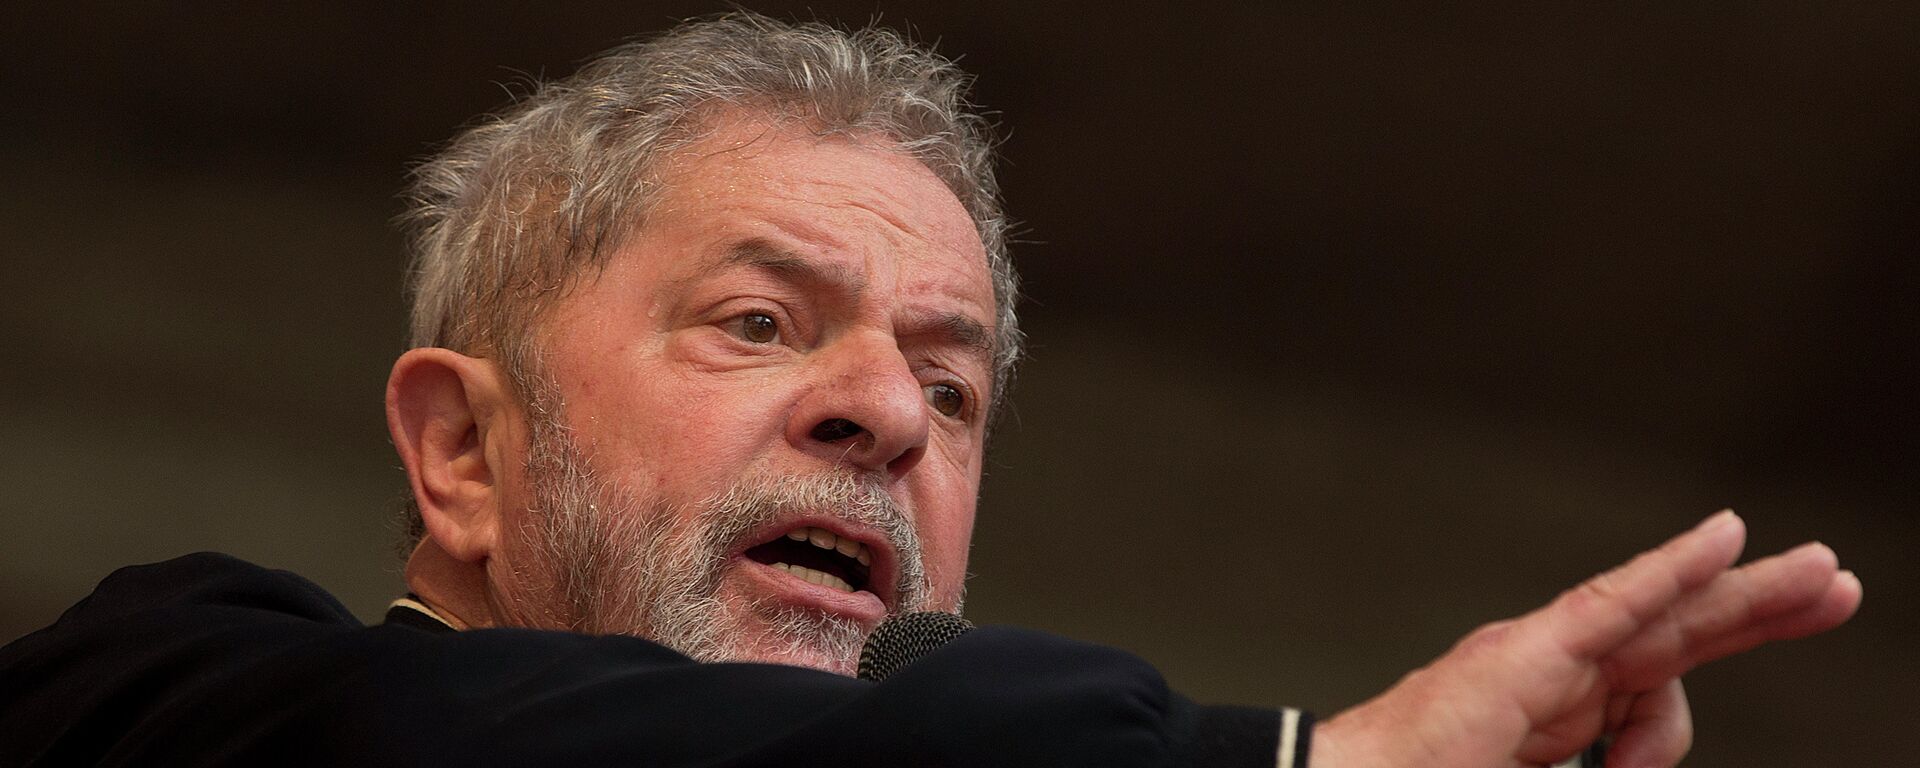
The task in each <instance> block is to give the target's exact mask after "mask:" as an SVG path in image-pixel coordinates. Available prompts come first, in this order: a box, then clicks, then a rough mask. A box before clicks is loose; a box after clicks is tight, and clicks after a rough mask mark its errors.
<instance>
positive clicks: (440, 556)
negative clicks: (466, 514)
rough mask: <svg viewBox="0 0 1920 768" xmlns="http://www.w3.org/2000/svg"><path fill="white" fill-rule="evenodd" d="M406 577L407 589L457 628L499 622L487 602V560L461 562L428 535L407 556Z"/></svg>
mask: <svg viewBox="0 0 1920 768" xmlns="http://www.w3.org/2000/svg"><path fill="white" fill-rule="evenodd" d="M406 579H407V590H408V591H410V592H412V593H413V594H414V596H415V597H418V598H419V599H420V602H422V603H424V604H426V606H427V607H428V608H432V609H433V612H434V613H436V614H439V615H440V618H442V619H445V620H446V621H447V623H449V624H452V625H453V626H454V628H455V629H473V628H475V627H490V626H494V625H495V624H497V622H496V621H494V616H493V610H492V609H491V608H489V607H488V603H487V572H486V566H485V564H484V563H468V562H462V561H460V560H458V559H456V558H454V556H453V555H450V554H448V553H447V551H446V550H445V549H442V548H441V547H440V545H438V544H435V543H434V541H433V539H432V538H425V539H421V540H420V545H419V546H417V547H415V548H414V550H413V554H412V555H411V556H409V557H408V558H407V568H406Z"/></svg>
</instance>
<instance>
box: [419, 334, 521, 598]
mask: <svg viewBox="0 0 1920 768" xmlns="http://www.w3.org/2000/svg"><path fill="white" fill-rule="evenodd" d="M510 391H511V390H510V389H509V388H508V387H507V381H506V376H505V374H504V373H503V372H502V371H501V370H500V369H499V367H498V366H496V365H494V364H493V363H492V362H491V361H488V360H484V359H480V358H473V357H467V356H466V355H462V354H460V353H458V352H454V351H453V350H449V349H439V348H434V347H423V348H419V349H412V350H408V351H407V352H406V354H403V355H401V356H400V359H399V360H397V361H395V362H394V364H393V373H392V375H390V376H389V377H388V378H387V430H388V432H389V433H391V434H392V436H393V445H394V448H395V449H396V450H398V451H399V453H400V460H401V462H402V463H404V464H405V465H406V468H407V479H408V481H409V483H410V485H411V486H412V489H413V498H414V500H415V501H416V502H417V503H418V504H419V507H420V516H421V519H422V521H423V522H425V524H426V535H427V537H428V538H431V539H432V540H433V541H434V543H435V544H438V545H439V546H440V548H441V549H444V550H446V551H447V553H448V554H450V555H452V556H453V557H454V558H455V559H458V560H460V561H462V562H468V563H477V562H480V561H483V560H485V559H486V558H487V557H488V556H489V555H491V554H492V553H493V552H494V549H495V547H496V546H498V544H499V532H500V529H501V525H502V523H501V511H502V506H503V504H504V503H505V502H506V497H505V493H504V491H505V487H504V486H503V485H502V484H501V482H500V481H501V480H502V479H504V478H505V477H506V474H505V473H504V472H503V470H504V469H505V467H503V466H501V462H502V461H503V460H505V457H507V456H512V455H516V454H514V453H513V452H511V451H500V450H497V449H499V448H503V447H505V446H509V445H513V443H511V442H510V441H511V440H513V439H515V438H516V436H517V432H516V430H514V429H512V428H511V427H512V426H513V424H514V417H515V415H516V413H517V411H516V410H515V408H514V407H513V405H514V403H515V402H516V401H515V400H513V399H512V398H511V397H510V396H509V392H510ZM502 440H506V441H509V442H504V443H503V442H501V441H502Z"/></svg>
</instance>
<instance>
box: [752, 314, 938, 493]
mask: <svg viewBox="0 0 1920 768" xmlns="http://www.w3.org/2000/svg"><path fill="white" fill-rule="evenodd" d="M837 347H838V348H836V349H832V350H823V352H824V353H825V355H826V357H824V358H823V359H821V360H820V363H819V364H820V366H821V371H820V374H819V378H818V379H817V380H816V383H815V384H814V386H813V387H812V389H810V390H809V391H808V392H807V394H806V396H805V398H804V399H803V400H802V401H801V403H800V405H799V408H797V409H796V410H795V412H794V415H793V418H792V420H791V421H790V422H789V424H788V428H787V440H788V442H790V443H792V444H793V445H794V446H796V447H798V448H800V450H802V451H804V452H806V453H809V454H812V455H814V456H818V457H820V458H822V459H825V460H827V461H829V462H831V463H834V464H850V465H852V466H855V467H859V468H860V469H864V470H868V471H876V472H877V471H885V472H886V473H888V475H890V476H891V477H893V478H895V479H898V478H900V477H903V476H905V475H906V474H907V472H909V471H911V470H912V469H913V467H914V465H916V464H919V463H920V458H921V457H922V456H924V455H925V454H926V450H927V433H928V430H929V429H930V427H931V423H930V421H929V418H930V417H929V415H928V414H927V404H926V399H925V397H924V395H923V394H922V393H921V391H920V382H919V380H918V379H916V378H914V376H913V370H912V369H911V368H910V367H909V366H908V365H907V360H906V358H905V357H904V356H902V355H901V354H900V351H899V349H898V348H897V347H895V346H894V344H893V343H892V340H891V339H890V338H889V339H885V340H881V339H878V338H874V339H851V338H850V339H843V340H842V342H841V344H840V345H837Z"/></svg>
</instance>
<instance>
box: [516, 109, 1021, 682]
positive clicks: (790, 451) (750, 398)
mask: <svg viewBox="0 0 1920 768" xmlns="http://www.w3.org/2000/svg"><path fill="white" fill-rule="evenodd" d="M749 140H750V141H754V142H762V143H764V144H765V146H763V147H758V148H756V149H755V151H752V152H735V153H714V152H703V151H701V149H702V148H700V147H695V148H692V149H691V151H690V152H689V154H688V157H690V158H695V159H692V160H686V159H684V158H683V159H682V160H681V161H678V162H676V163H675V164H674V165H673V166H672V174H670V175H668V176H666V177H665V178H664V179H663V186H662V190H663V192H662V193H661V195H660V196H658V197H656V198H655V199H656V200H658V201H660V202H661V203H662V205H661V207H660V208H659V209H657V211H656V212H657V214H658V215H656V216H654V217H653V218H651V219H650V220H649V222H648V224H647V226H646V227H645V228H644V229H643V230H640V231H638V232H636V233H634V234H633V235H632V236H631V237H629V238H628V239H627V240H628V242H627V245H626V246H625V247H623V249H622V250H621V251H620V252H618V253H616V254H614V255H613V256H612V257H611V258H609V259H608V261H607V264H606V265H605V267H604V268H603V269H601V270H600V271H599V273H598V274H597V275H596V276H595V279H594V280H591V281H581V282H580V284H578V285H577V286H575V287H574V289H573V290H572V291H570V292H569V294H568V297H567V299H566V300H564V301H563V302H561V303H559V304H557V305H556V306H555V308H554V310H555V311H554V312H553V313H552V314H551V315H550V316H549V317H548V318H547V319H546V320H545V321H544V322H543V323H542V324H541V326H540V329H539V334H540V336H539V337H540V338H541V342H540V350H539V351H540V354H539V355H538V356H537V357H536V358H535V359H534V360H533V361H532V362H534V363H537V364H538V365H537V366H536V365H529V368H533V369H534V372H535V373H538V374H541V375H539V376H535V377H532V378H534V379H535V380H536V381H535V384H536V386H532V387H529V389H530V390H534V391H535V394H536V395H538V396H537V397H535V398H533V399H534V401H535V402H533V403H532V404H531V407H529V408H528V413H529V414H530V418H529V420H530V422H532V423H530V424H529V431H530V433H532V434H530V435H529V439H528V443H529V446H530V450H529V454H528V457H527V461H526V463H525V475H526V482H525V484H524V488H522V489H521V490H520V491H519V492H518V493H513V492H510V493H509V499H513V501H509V509H512V510H515V513H514V514H513V515H511V516H510V517H511V518H517V519H509V520H508V521H506V522H507V525H506V526H505V527H504V528H505V530H508V531H511V532H512V533H513V534H514V535H512V536H510V538H513V539H515V541H513V542H509V543H508V546H507V547H506V548H505V551H504V552H502V553H501V554H502V555H503V556H504V559H505V562H501V563H496V564H495V569H494V571H493V572H494V574H495V576H496V578H497V579H498V580H500V581H501V582H502V583H499V584H496V589H497V591H498V592H500V593H501V594H499V595H498V596H497V598H496V599H495V600H494V601H493V602H494V603H496V604H497V605H499V606H500V608H501V613H502V614H503V616H504V618H505V619H506V620H505V621H504V622H503V623H507V624H510V625H522V626H559V627H568V628H577V629H580V630H581V631H586V632H590V633H623V634H639V635H644V636H647V637H650V638H652V639H655V640H659V641H661V642H663V643H665V644H667V645H669V646H671V647H675V648H677V649H680V650H681V651H683V652H686V653H688V654H689V655H692V656H694V657H695V658H702V659H753V660H760V661H775V662H782V663H793V664H801V665H804V666H814V667H818V668H823V669H831V670H836V671H843V672H847V673H850V672H851V671H852V664H853V663H854V661H855V658H854V657H853V656H851V655H849V654H852V653H857V650H858V647H859V642H860V639H861V637H862V636H863V634H864V632H865V631H868V630H871V628H872V626H873V625H874V624H877V623H878V621H879V618H880V616H879V615H878V614H873V615H869V614H867V613H865V612H864V611H865V610H866V609H860V610H861V611H862V612H861V613H859V614H858V615H857V616H856V615H855V614H851V613H841V612H840V611H842V610H851V608H848V609H842V608H834V609H832V610H827V609H824V608H823V607H821V606H822V605H825V604H816V603H813V602H808V601H807V600H812V599H813V598H806V600H801V599H799V598H802V597H804V596H805V595H806V594H807V590H808V589H817V588H812V587H804V586H801V587H795V586H792V585H791V584H789V583H788V582H787V581H782V580H783V579H785V580H790V579H792V578H793V577H791V576H789V575H787V574H783V573H781V572H779V571H776V570H773V569H771V568H769V567H767V566H764V565H760V564H758V563H754V562H751V561H747V560H745V559H744V558H740V557H738V556H737V555H736V554H735V553H737V552H738V551H739V549H740V548H741V547H743V546H744V545H745V544H747V543H753V542H750V541H743V540H742V539H741V537H742V536H744V535H747V534H748V533H749V532H752V531H755V530H756V529H755V528H754V527H753V526H754V525H757V524H759V523H761V522H764V521H766V520H768V519H771V518H770V517H769V516H775V517H777V516H778V515H780V514H789V515H791V514H798V513H800V512H805V513H807V514H824V515H827V516H831V517H834V518H839V519H842V520H851V521H854V522H856V523H863V524H865V525H871V526H872V529H873V530H878V531H882V532H886V537H887V539H888V541H889V542H890V544H889V545H888V546H889V547H890V549H892V550H893V551H894V552H896V553H897V555H898V558H897V561H898V566H899V568H898V573H899V578H897V579H893V580H892V581H893V582H895V583H894V584H892V586H893V589H892V590H882V591H887V592H893V591H898V593H899V599H897V600H894V601H892V603H891V604H889V605H886V606H885V609H884V610H887V611H898V610H911V609H915V608H921V607H924V608H933V609H944V610H954V609H957V608H958V607H959V606H960V605H961V603H962V600H963V597H964V587H965V585H964V574H965V572H966V569H965V558H966V554H967V549H968V546H967V544H968V541H969V539H970V538H971V529H972V523H973V511H974V503H975V499H976V497H977V495H978V483H979V472H978V468H979V466H980V461H979V456H980V453H981V452H982V450H983V449H984V440H985V424H984V421H985V417H986V407H985V406H986V405H987V402H986V399H987V398H988V397H989V396H990V391H989V390H990V384H991V381H992V377H993V375H994V371H993V367H992V366H993V360H992V358H991V357H990V356H989V355H986V354H982V353H981V350H980V348H979V347H980V345H979V341H980V337H981V336H983V335H985V334H987V333H989V332H988V331H986V330H985V329H986V328H987V326H986V324H985V323H984V322H982V319H984V318H993V317H996V315H995V311H996V310H995V306H996V305H995V303H994V293H993V284H992V277H991V275H990V272H989V269H988V265H987V263H986V255H985V253H984V251H983V250H982V245H981V243H980V240H979V238H978V236H977V234H976V233H975V231H974V229H973V227H972V224H971V220H970V219H969V218H968V217H967V213H966V211H965V209H964V208H963V207H962V206H960V204H959V201H958V200H957V199H955V198H954V197H953V196H952V193H951V192H950V191H949V190H948V189H947V188H946V187H945V186H944V185H943V184H942V183H941V182H940V181H939V180H938V179H937V178H936V177H934V176H933V175H932V173H931V172H930V171H928V170H926V169H925V167H924V166H922V165H920V164H919V163H918V162H917V161H914V160H912V159H911V158H908V157H905V156H901V155H898V154H894V153H892V152H889V151H883V150H879V149H876V148H875V147H874V146H873V144H871V143H868V142H860V141H854V140H852V139H848V138H844V137H841V138H833V139H824V140H823V139H819V138H817V137H811V136H805V135H800V136H792V135H788V134H784V133H781V132H778V131H775V132H769V131H767V130H765V127H764V126H760V125H745V126H740V127H739V129H738V130H726V129H723V130H721V131H718V132H716V133H715V134H714V135H713V136H711V137H709V141H710V142H712V143H713V144H714V145H718V146H726V145H729V144H730V143H731V142H737V141H749ZM817 179H828V180H834V181H837V182H844V183H834V184H827V185H820V184H815V183H814V180H817ZM851 180H861V183H858V184H856V183H851ZM762 182H765V183H762ZM799 197H807V198H813V199H814V200H813V202H810V203H806V204H801V203H798V202H796V201H797V199H798V198H799ZM881 198H884V199H885V200H886V201H888V202H886V203H884V204H883V205H887V206H892V205H900V206H904V207H903V208H901V209H900V215H899V216H897V217H894V218H892V219H890V220H889V219H887V218H884V217H881V216H877V215H875V214H874V213H872V209H873V208H874V207H875V206H873V205H851V204H847V203H848V202H849V200H850V199H851V200H853V201H855V202H872V201H873V200H876V199H881ZM819 200H825V201H826V202H827V204H818V203H819ZM895 225H899V226H905V227H909V228H910V229H909V231H906V232H901V231H898V230H896V229H895ZM808 230H813V232H809V231H808ZM814 233H818V234H828V233H830V235H831V236H830V240H829V239H823V238H818V237H816V238H813V239H811V240H801V239H800V236H801V235H805V234H814ZM756 238H757V239H760V240H762V241H764V242H766V243H770V244H772V245H774V246H775V248H774V249H773V250H772V252H771V254H772V255H774V256H777V257H778V258H777V259H776V260H774V263H773V264H772V265H767V264H760V265H758V266H756V265H755V264H754V262H755V261H756V259H757V260H758V261H762V262H764V261H766V259H765V258H761V257H764V256H767V255H768V254H767V253H762V254H758V255H757V256H753V255H752V254H743V248H742V246H743V245H745V244H751V243H752V242H753V241H754V240H755V239H756ZM802 243H804V244H805V247H800V244H802ZM824 246H831V247H824ZM743 255H747V256H753V257H752V258H742V257H743ZM739 261H746V262H748V263H747V264H745V265H738V264H736V268H728V267H727V264H728V263H729V262H739ZM769 266H772V267H774V268H772V269H769V268H768V267H769ZM849 276H857V279H846V278H847V277H849ZM807 283H820V284H822V285H818V286H809V285H807ZM776 299H778V300H779V301H775V300H776ZM759 301H767V302H769V303H771V304H773V306H770V307H767V308H768V309H773V310H777V311H778V312H777V314H776V319H780V318H785V317H789V315H788V313H792V314H791V316H790V317H791V318H794V319H795V320H796V322H799V323H800V324H801V325H802V326H806V324H808V323H816V324H820V325H819V326H818V328H816V329H815V330H812V331H806V330H803V329H801V328H795V327H789V326H784V325H783V327H781V328H780V329H779V331H780V334H781V335H780V336H777V337H775V338H774V339H773V340H772V342H770V343H753V342H748V341H746V340H744V339H742V338H739V337H738V336H735V335H733V334H736V333H737V332H738V331H737V330H733V331H728V330H726V328H727V327H728V326H727V324H728V323H730V322H734V321H735V320H734V319H737V317H738V316H739V313H741V312H744V311H753V310H754V309H755V305H756V304H757V303H758V302H759ZM781 322H783V323H784V322H785V320H781ZM790 333H792V334H802V335H803V336H805V338H802V337H800V336H791V337H790V336H788V335H787V334H790ZM947 381H951V382H953V383H954V384H955V385H956V386H958V387H960V388H961V391H963V392H966V393H967V394H968V396H969V397H970V398H972V400H973V402H972V403H970V404H968V405H966V406H963V407H964V408H965V410H964V411H963V413H966V414H970V417H969V418H966V419H960V418H954V417H949V416H946V415H944V414H940V413H937V412H935V411H933V409H932V406H931V405H930V404H929V403H928V401H927V394H926V391H927V387H928V386H930V385H931V384H934V383H939V382H947ZM829 418H844V419H847V420H849V421H852V422H854V423H856V424H860V425H861V426H862V427H863V428H864V432H863V433H862V434H860V435H859V436H858V437H856V438H855V439H852V440H845V441H835V442H834V443H831V444H829V443H820V442H819V441H815V440H812V438H811V433H812V430H813V428H814V427H815V426H816V425H817V424H818V423H820V422H821V421H823V420H825V419H829ZM540 419H545V420H546V423H544V424H542V423H540ZM535 438H537V439H535ZM589 459H590V461H589ZM792 493H805V494H810V495H805V496H801V497H794V498H787V497H783V496H781V494H792ZM889 510H891V511H889ZM779 519H786V518H779ZM756 535H759V534H756ZM796 590H797V592H796ZM861 594H864V593H861ZM543 595H546V596H552V597H558V598H561V599H551V598H548V599H547V600H546V602H545V603H544V606H546V607H548V608H550V609H551V610H546V611H543V610H542V606H543V603H542V600H543V597H542V596H543ZM856 597H858V596H857V595H850V596H849V599H854V598H856ZM859 599H860V600H873V596H871V595H870V596H867V597H865V598H859ZM876 604H877V603H876ZM562 614H564V615H562Z"/></svg>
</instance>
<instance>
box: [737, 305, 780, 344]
mask: <svg viewBox="0 0 1920 768" xmlns="http://www.w3.org/2000/svg"><path fill="white" fill-rule="evenodd" d="M740 338H742V339H745V340H747V341H751V342H753V343H755V344H772V343H774V342H776V341H779V340H780V322H779V321H778V320H775V319H773V316H772V315H766V314H761V313H759V312H754V313H752V314H748V315H742V316H741V317H740Z"/></svg>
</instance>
